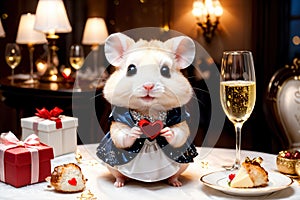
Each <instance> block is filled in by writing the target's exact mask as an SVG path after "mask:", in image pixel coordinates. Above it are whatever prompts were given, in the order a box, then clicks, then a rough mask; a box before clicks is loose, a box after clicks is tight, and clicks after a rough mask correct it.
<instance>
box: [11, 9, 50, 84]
mask: <svg viewBox="0 0 300 200" xmlns="http://www.w3.org/2000/svg"><path fill="white" fill-rule="evenodd" d="M34 21H35V15H33V14H30V13H27V14H23V15H22V16H21V19H20V22H19V27H18V33H17V38H16V42H17V43H18V44H26V45H27V47H28V50H29V60H30V78H29V80H27V81H25V83H26V84H34V83H37V82H38V81H37V80H35V79H34V78H33V51H34V45H35V44H45V43H47V39H46V36H45V34H43V33H41V32H38V31H36V30H34V29H33V25H34Z"/></svg>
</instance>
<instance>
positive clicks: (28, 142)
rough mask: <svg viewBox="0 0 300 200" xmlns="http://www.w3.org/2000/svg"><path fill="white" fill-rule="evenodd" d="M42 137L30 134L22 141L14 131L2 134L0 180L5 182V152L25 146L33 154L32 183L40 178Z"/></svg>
mask: <svg viewBox="0 0 300 200" xmlns="http://www.w3.org/2000/svg"><path fill="white" fill-rule="evenodd" d="M39 145H40V139H39V138H38V136H37V135H35V134H31V135H29V136H28V137H27V138H26V139H25V140H24V142H23V141H20V140H19V139H18V138H17V137H16V136H15V135H14V134H13V133H12V132H10V131H9V132H8V133H2V134H1V135H0V180H1V181H3V182H5V170H4V152H5V151H6V150H8V149H11V148H15V147H20V146H22V147H25V148H26V149H27V150H28V151H29V152H30V154H31V183H36V182H38V180H39V153H38V146H39Z"/></svg>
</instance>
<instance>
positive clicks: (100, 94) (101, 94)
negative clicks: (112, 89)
mask: <svg viewBox="0 0 300 200" xmlns="http://www.w3.org/2000/svg"><path fill="white" fill-rule="evenodd" d="M99 96H103V92H101V93H99V94H97V95H95V96H93V97H91V98H90V99H95V98H97V97H99Z"/></svg>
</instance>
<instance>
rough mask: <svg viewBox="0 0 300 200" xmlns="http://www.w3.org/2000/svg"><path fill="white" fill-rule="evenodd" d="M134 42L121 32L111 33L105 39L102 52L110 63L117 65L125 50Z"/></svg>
mask: <svg viewBox="0 0 300 200" xmlns="http://www.w3.org/2000/svg"><path fill="white" fill-rule="evenodd" d="M133 43H134V40H133V39H131V38H130V37H128V36H126V35H124V34H122V33H114V34H111V35H110V36H109V37H108V38H107V39H106V41H105V45H104V52H105V56H106V58H107V60H108V62H109V63H110V64H112V65H113V66H115V67H119V66H120V64H121V62H122V60H123V55H124V54H125V52H126V50H127V49H128V48H129V47H130V46H131V45H132V44H133Z"/></svg>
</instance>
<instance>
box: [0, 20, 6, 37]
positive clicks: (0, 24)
mask: <svg viewBox="0 0 300 200" xmlns="http://www.w3.org/2000/svg"><path fill="white" fill-rule="evenodd" d="M0 37H5V31H4V29H3V26H2V23H1V19H0Z"/></svg>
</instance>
